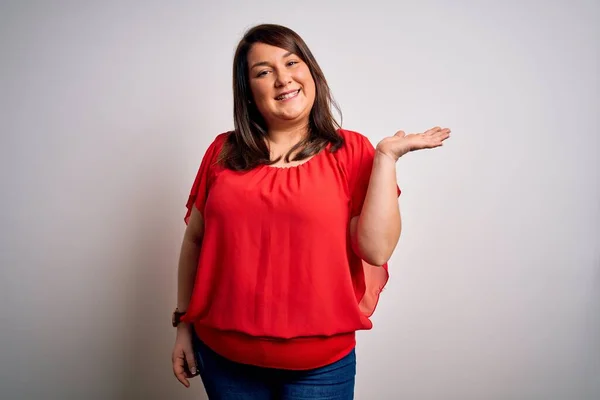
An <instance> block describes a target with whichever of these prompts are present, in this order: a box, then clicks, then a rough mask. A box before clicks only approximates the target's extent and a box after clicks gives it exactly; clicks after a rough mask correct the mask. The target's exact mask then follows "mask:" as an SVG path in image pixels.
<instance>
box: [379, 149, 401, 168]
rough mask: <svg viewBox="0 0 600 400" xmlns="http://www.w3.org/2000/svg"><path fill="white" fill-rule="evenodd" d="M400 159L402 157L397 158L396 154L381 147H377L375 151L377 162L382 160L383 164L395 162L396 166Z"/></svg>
mask: <svg viewBox="0 0 600 400" xmlns="http://www.w3.org/2000/svg"><path fill="white" fill-rule="evenodd" d="M398 158H400V157H396V155H395V154H393V153H391V152H389V151H386V150H384V149H381V148H380V147H379V146H377V148H376V149H375V160H378V159H379V160H380V161H383V162H390V161H391V162H393V163H394V164H395V163H396V161H398Z"/></svg>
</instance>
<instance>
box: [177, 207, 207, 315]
mask: <svg viewBox="0 0 600 400" xmlns="http://www.w3.org/2000/svg"><path fill="white" fill-rule="evenodd" d="M203 236H204V218H202V214H201V213H200V211H198V209H197V208H196V207H192V212H191V214H190V219H189V221H188V225H187V227H186V229H185V233H184V235H183V243H182V244H181V252H180V254H179V268H178V271H177V308H178V309H179V311H181V312H184V311H186V310H187V307H188V304H189V302H190V297H191V296H192V289H193V288H194V281H195V279H196V269H197V268H198V259H199V257H200V247H201V246H202V237H203Z"/></svg>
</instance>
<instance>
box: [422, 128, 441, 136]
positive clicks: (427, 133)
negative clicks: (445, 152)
mask: <svg viewBox="0 0 600 400" xmlns="http://www.w3.org/2000/svg"><path fill="white" fill-rule="evenodd" d="M441 129H442V128H440V127H439V126H434V127H433V128H431V129H428V130H426V131H425V132H424V134H425V135H432V134H434V133H436V132H439V131H440V130H441Z"/></svg>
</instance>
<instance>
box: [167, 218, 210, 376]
mask: <svg viewBox="0 0 600 400" xmlns="http://www.w3.org/2000/svg"><path fill="white" fill-rule="evenodd" d="M203 236H204V219H203V218H202V214H201V213H200V211H198V209H197V208H196V207H192V212H191V214H190V218H189V220H188V225H187V227H186V229H185V233H184V235H183V243H182V244H181V253H180V255H179V268H178V271H177V308H178V309H179V311H182V312H184V311H186V310H187V307H188V305H189V303H190V297H191V296H192V290H193V288H194V281H195V280H196V269H197V268H198V259H199V258H200V247H201V246H202V237H203ZM172 362H173V374H174V375H175V377H176V378H177V379H178V380H179V382H181V383H182V384H183V385H184V386H185V387H189V386H190V382H189V380H188V379H189V378H192V377H193V376H195V375H196V374H197V373H198V366H197V364H196V360H195V357H194V351H193V347H192V328H191V325H190V324H187V323H184V322H182V323H180V324H179V325H177V337H176V339H175V346H174V348H173V355H172Z"/></svg>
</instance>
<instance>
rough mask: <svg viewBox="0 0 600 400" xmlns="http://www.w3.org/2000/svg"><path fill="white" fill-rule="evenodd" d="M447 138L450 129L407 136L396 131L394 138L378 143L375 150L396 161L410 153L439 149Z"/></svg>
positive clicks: (438, 128) (433, 130)
mask: <svg viewBox="0 0 600 400" xmlns="http://www.w3.org/2000/svg"><path fill="white" fill-rule="evenodd" d="M449 137H450V129H449V128H440V127H439V126H436V127H434V128H431V129H429V130H427V131H425V132H423V133H411V134H408V135H407V134H406V133H404V131H398V132H396V134H395V135H394V136H390V137H387V138H385V139H383V140H382V141H381V142H379V144H378V145H377V150H378V151H380V152H381V153H384V154H387V155H388V156H390V157H392V158H393V159H394V160H397V159H399V158H400V157H402V156H403V155H404V154H406V153H408V152H410V151H415V150H422V149H433V148H436V147H439V146H441V145H442V143H443V142H444V140H446V139H448V138H449Z"/></svg>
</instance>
